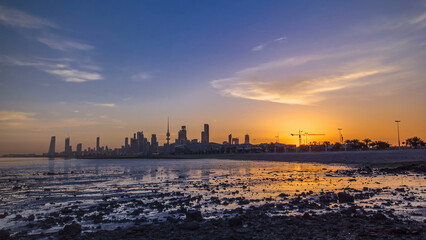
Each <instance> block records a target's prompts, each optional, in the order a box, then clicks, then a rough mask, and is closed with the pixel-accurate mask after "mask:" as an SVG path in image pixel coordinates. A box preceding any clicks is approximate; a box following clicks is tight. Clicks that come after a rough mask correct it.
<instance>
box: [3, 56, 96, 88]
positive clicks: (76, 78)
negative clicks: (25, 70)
mask: <svg viewBox="0 0 426 240" xmlns="http://www.w3.org/2000/svg"><path fill="white" fill-rule="evenodd" d="M28 58H29V59H30V60H26V61H24V60H22V59H20V58H14V57H10V56H3V57H2V60H1V61H0V62H4V63H8V64H12V65H16V66H24V67H35V68H37V69H39V70H41V71H44V72H46V73H49V74H52V75H54V76H59V77H60V78H62V79H63V80H64V81H65V82H74V83H82V82H87V81H96V80H102V79H103V76H102V75H101V74H100V73H97V72H88V71H82V70H79V69H78V68H77V67H76V66H71V65H70V61H69V59H68V61H65V62H64V61H62V60H61V59H59V60H55V59H50V60H49V61H47V60H37V59H32V61H31V58H30V57H28Z"/></svg>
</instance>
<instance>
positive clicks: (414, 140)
mask: <svg viewBox="0 0 426 240" xmlns="http://www.w3.org/2000/svg"><path fill="white" fill-rule="evenodd" d="M405 142H406V143H407V144H408V145H410V146H411V147H412V148H417V146H424V145H425V142H423V140H422V139H421V138H419V137H412V138H408V139H407V140H405Z"/></svg>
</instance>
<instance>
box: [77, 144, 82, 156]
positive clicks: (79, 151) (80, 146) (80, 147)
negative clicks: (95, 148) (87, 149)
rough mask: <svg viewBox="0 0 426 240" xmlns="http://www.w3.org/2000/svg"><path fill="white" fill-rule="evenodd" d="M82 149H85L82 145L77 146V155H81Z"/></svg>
mask: <svg viewBox="0 0 426 240" xmlns="http://www.w3.org/2000/svg"><path fill="white" fill-rule="evenodd" d="M82 148H83V145H82V144H81V143H79V144H77V154H81V150H82Z"/></svg>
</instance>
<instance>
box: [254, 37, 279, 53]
mask: <svg viewBox="0 0 426 240" xmlns="http://www.w3.org/2000/svg"><path fill="white" fill-rule="evenodd" d="M286 39H287V37H279V38H276V39H274V40H272V41H269V42H265V43H262V44H259V45H257V46H254V47H253V48H252V49H251V50H252V51H253V52H257V51H261V50H263V49H265V48H266V47H267V46H268V45H270V44H273V43H274V42H281V41H284V40H286Z"/></svg>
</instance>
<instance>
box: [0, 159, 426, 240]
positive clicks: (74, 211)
mask: <svg viewBox="0 0 426 240" xmlns="http://www.w3.org/2000/svg"><path fill="white" fill-rule="evenodd" d="M335 174H339V175H345V176H358V175H400V174H402V175H416V176H420V177H422V178H423V179H426V165H425V163H424V162H421V163H416V164H411V163H410V164H394V165H393V166H392V167H389V166H388V167H380V168H374V169H372V168H370V167H368V166H367V167H361V168H358V169H353V170H344V171H339V172H336V173H335ZM425 181H426V180H425ZM425 181H422V182H420V185H422V186H423V184H424V183H425ZM422 186H419V188H420V189H423V188H422ZM383 191H390V193H391V194H392V195H394V196H395V199H393V200H389V201H385V202H382V203H380V204H377V205H375V206H373V207H363V206H362V201H363V200H367V199H371V198H372V197H374V196H376V195H380V193H381V192H383ZM413 191H414V192H415V189H411V188H407V187H401V188H395V189H388V188H387V187H379V188H374V189H372V188H364V189H362V190H361V189H351V188H345V189H343V190H342V191H339V192H320V193H318V194H315V193H305V192H302V193H298V194H295V195H294V196H290V195H286V194H280V196H279V197H281V198H282V199H283V200H288V201H281V202H280V201H278V202H270V203H265V204H262V205H260V206H250V207H248V208H245V206H247V204H248V203H249V202H250V201H253V200H248V199H240V198H235V199H227V200H224V199H222V200H220V201H219V202H220V204H229V203H230V201H231V202H232V201H233V202H238V207H236V208H232V209H229V210H226V211H225V214H224V215H223V216H222V217H218V218H211V217H212V216H203V215H202V212H201V211H199V210H198V209H197V207H196V205H197V199H196V198H192V197H188V198H179V200H178V201H175V202H173V203H172V202H169V203H163V204H162V203H160V202H156V201H155V202H151V203H147V202H143V201H140V200H138V199H129V200H126V201H131V204H132V205H134V206H136V207H137V209H136V210H135V211H133V212H131V213H129V216H128V217H130V215H131V216H133V217H136V218H134V220H132V223H133V224H134V225H132V226H129V227H122V228H121V227H116V228H115V229H113V230H103V229H100V226H99V225H98V226H99V228H97V227H93V228H88V227H87V226H86V227H82V226H81V225H80V222H81V221H87V220H91V221H93V222H94V223H96V224H100V225H101V226H102V225H104V224H106V225H107V224H110V223H111V222H114V220H111V219H108V218H106V216H107V215H108V214H109V213H111V212H113V211H114V209H117V208H120V206H122V204H121V203H123V202H122V201H121V200H120V198H117V199H107V198H106V199H105V200H104V201H103V202H102V203H99V204H97V205H95V206H93V207H91V208H89V209H83V208H81V207H80V206H79V205H78V203H76V204H75V205H73V206H70V207H64V208H63V209H61V210H60V211H59V212H52V213H45V214H42V215H39V216H36V217H34V215H32V216H29V217H25V218H23V217H22V216H21V217H20V219H19V221H25V222H27V223H28V224H27V230H24V229H21V231H20V232H17V233H16V234H13V235H10V234H9V232H8V230H7V229H3V230H1V231H0V239H426V231H425V229H426V220H425V219H424V218H422V221H414V220H409V219H410V218H409V217H408V216H407V215H406V214H405V216H404V214H402V215H401V214H398V213H397V211H395V209H396V208H398V207H399V206H405V207H407V206H406V205H407V204H408V205H410V206H411V203H413V206H412V208H417V209H418V210H416V211H412V213H409V214H417V216H420V217H423V216H424V213H425V205H424V204H420V205H418V206H414V203H415V201H414V200H415V199H416V198H421V199H424V198H422V197H421V196H419V195H413V194H412V193H413ZM421 191H424V190H421ZM211 201H218V199H213V198H212V200H211ZM423 203H424V202H423ZM176 206H178V207H179V206H180V208H178V210H177V211H176V214H175V215H173V216H169V217H167V218H166V219H153V220H148V219H147V218H145V217H144V215H143V214H142V212H143V210H144V209H147V208H148V207H150V208H155V209H157V210H158V211H159V212H160V213H161V212H163V211H164V210H167V209H168V208H169V209H170V208H174V207H176ZM389 206H392V207H391V208H389ZM4 214H6V213H4ZM0 217H4V216H1V215H0ZM15 218H18V216H16V217H15ZM120 221H122V220H120ZM120 221H116V222H115V223H118V222H120ZM55 226H59V227H60V228H59V231H56V232H50V233H45V232H41V233H38V234H33V235H31V234H29V233H30V230H29V229H51V228H52V227H55ZM94 226H96V225H94Z"/></svg>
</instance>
